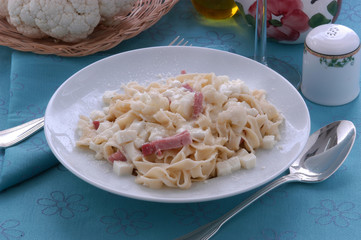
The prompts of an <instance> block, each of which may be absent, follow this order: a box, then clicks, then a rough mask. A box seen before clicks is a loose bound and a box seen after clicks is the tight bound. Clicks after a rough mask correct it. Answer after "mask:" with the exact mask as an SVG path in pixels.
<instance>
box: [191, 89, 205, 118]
mask: <svg viewBox="0 0 361 240" xmlns="http://www.w3.org/2000/svg"><path fill="white" fill-rule="evenodd" d="M202 111H203V94H202V93H201V92H195V94H194V104H193V115H192V117H193V119H197V118H198V116H199V114H200V113H201V112H202Z"/></svg>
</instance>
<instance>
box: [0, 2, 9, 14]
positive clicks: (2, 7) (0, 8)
mask: <svg viewBox="0 0 361 240" xmlns="http://www.w3.org/2000/svg"><path fill="white" fill-rule="evenodd" d="M8 15H9V12H8V0H0V18H2V17H7V16H8Z"/></svg>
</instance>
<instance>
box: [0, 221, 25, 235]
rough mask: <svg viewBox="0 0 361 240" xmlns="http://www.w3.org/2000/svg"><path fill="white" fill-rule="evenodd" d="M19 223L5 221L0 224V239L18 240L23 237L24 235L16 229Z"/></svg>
mask: <svg viewBox="0 0 361 240" xmlns="http://www.w3.org/2000/svg"><path fill="white" fill-rule="evenodd" d="M19 225H20V222H19V221H18V220H15V219H7V220H5V221H4V222H2V223H0V239H6V240H11V239H20V238H22V237H24V236H25V233H24V232H23V231H21V230H18V229H16V228H17V227H18V226H19Z"/></svg>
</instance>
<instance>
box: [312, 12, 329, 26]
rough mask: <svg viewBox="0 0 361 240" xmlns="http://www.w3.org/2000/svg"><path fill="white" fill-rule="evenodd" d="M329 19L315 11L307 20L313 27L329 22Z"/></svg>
mask: <svg viewBox="0 0 361 240" xmlns="http://www.w3.org/2000/svg"><path fill="white" fill-rule="evenodd" d="M330 22H331V19H327V18H326V17H325V16H324V15H323V14H321V13H316V14H315V15H313V16H312V17H311V18H310V20H309V21H308V25H309V26H310V27H311V28H315V27H317V26H320V25H322V24H326V23H330Z"/></svg>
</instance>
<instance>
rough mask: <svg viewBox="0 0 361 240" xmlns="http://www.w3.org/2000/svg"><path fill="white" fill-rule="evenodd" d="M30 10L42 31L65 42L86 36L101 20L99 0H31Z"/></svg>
mask: <svg viewBox="0 0 361 240" xmlns="http://www.w3.org/2000/svg"><path fill="white" fill-rule="evenodd" d="M30 11H31V12H32V13H33V14H34V13H35V14H36V15H35V23H36V25H37V26H38V27H39V29H40V30H41V31H43V32H44V33H46V34H47V35H49V36H51V37H54V38H57V39H61V40H63V41H64V42H76V41H79V40H81V39H84V38H86V37H87V36H88V35H90V34H91V33H92V32H93V30H94V28H95V27H96V26H97V25H98V23H99V21H100V14H99V5H98V0H68V1H63V0H31V2H30Z"/></svg>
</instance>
